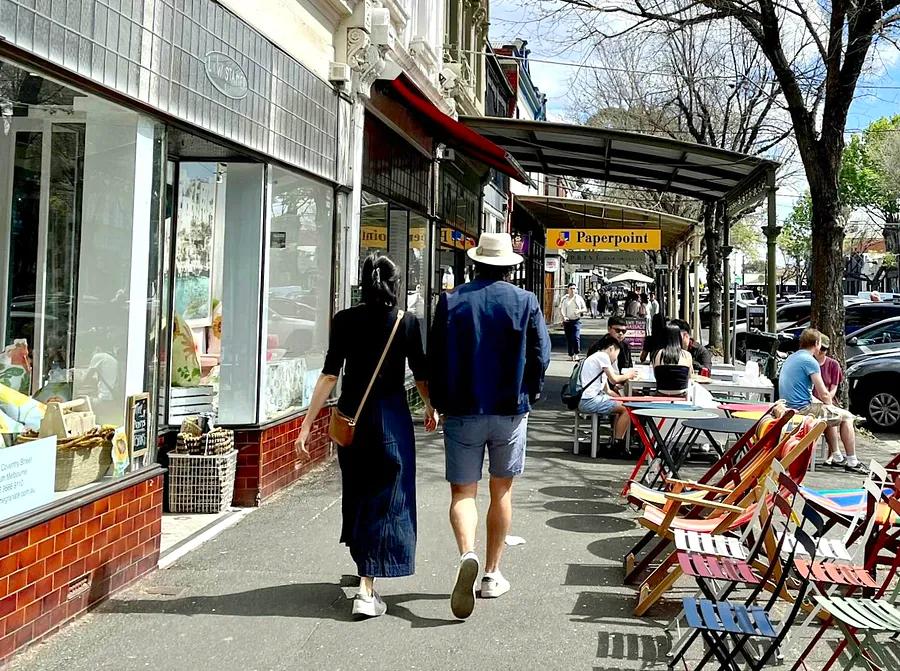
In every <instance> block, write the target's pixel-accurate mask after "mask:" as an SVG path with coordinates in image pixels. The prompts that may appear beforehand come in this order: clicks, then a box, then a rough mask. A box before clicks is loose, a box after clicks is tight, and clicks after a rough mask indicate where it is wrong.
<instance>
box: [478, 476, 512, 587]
mask: <svg viewBox="0 0 900 671" xmlns="http://www.w3.org/2000/svg"><path fill="white" fill-rule="evenodd" d="M512 485H513V478H497V477H494V476H493V475H492V476H491V507H490V508H488V515H487V561H486V562H485V565H484V570H485V572H486V573H494V572H495V571H499V570H500V558H501V557H502V556H503V548H504V547H505V546H506V536H507V535H508V534H509V528H510V526H511V525H512Z"/></svg>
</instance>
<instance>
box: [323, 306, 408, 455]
mask: <svg viewBox="0 0 900 671" xmlns="http://www.w3.org/2000/svg"><path fill="white" fill-rule="evenodd" d="M402 320H403V310H398V311H397V320H396V321H395V322H394V328H393V329H391V335H390V336H388V340H387V344H386V345H385V346H384V351H383V352H382V353H381V358H380V359H379V360H378V365H377V366H375V372H374V373H372V379H371V380H369V386H368V387H366V393H365V394H363V397H362V400H361V401H360V402H359V407H358V408H357V409H356V415H355V416H353V417H347V415H345V414H344V413H342V412H341V411H340V410H338V408H337V406H334V407H333V408H332V409H331V422H330V424H329V425H328V435H329V436H330V437H331V440H332V441H334V442H335V443H337V444H338V445H340V446H341V447H350V445H352V444H353V434H354V433H356V423H357V422H358V421H359V416H360V415H361V414H362V411H363V407H364V406H365V405H366V400H367V399H368V398H369V393H370V392H371V391H372V387H374V386H375V380H376V379H377V378H378V373H380V372H381V367H382V366H383V365H384V360H385V359H386V358H387V353H388V350H389V349H390V348H391V343H392V342H394V336H395V335H397V329H399V328H400V322H401V321H402Z"/></svg>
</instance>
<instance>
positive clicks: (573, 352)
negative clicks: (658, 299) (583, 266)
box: [559, 282, 588, 361]
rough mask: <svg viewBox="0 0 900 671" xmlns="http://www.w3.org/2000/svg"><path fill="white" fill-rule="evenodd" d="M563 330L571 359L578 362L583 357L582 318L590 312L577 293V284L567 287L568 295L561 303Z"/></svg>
mask: <svg viewBox="0 0 900 671" xmlns="http://www.w3.org/2000/svg"><path fill="white" fill-rule="evenodd" d="M559 311H560V313H561V314H562V319H563V330H564V331H565V332H566V343H567V344H568V347H569V358H570V359H572V361H577V360H578V358H579V356H580V355H581V317H582V316H583V315H584V314H585V313H586V312H587V311H588V310H587V305H585V303H584V299H583V298H582V297H581V296H579V295H578V292H577V291H575V283H574V282H573V283H571V284H569V285H568V286H567V287H566V295H565V296H563V297H562V299H561V300H560V301H559Z"/></svg>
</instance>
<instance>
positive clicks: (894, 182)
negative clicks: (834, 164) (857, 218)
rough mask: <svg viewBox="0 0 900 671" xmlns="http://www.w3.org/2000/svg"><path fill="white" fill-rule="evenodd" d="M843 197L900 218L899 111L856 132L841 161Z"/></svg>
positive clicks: (855, 205) (850, 204) (888, 218)
mask: <svg viewBox="0 0 900 671" xmlns="http://www.w3.org/2000/svg"><path fill="white" fill-rule="evenodd" d="M840 187H841V200H842V202H843V203H844V204H845V205H846V206H848V207H853V208H866V209H868V210H871V211H874V212H875V213H876V214H878V215H879V216H880V217H883V218H884V219H885V220H886V221H888V222H896V221H900V115H896V116H893V117H891V118H887V117H882V118H881V119H877V120H875V121H873V122H872V123H870V124H869V125H868V127H867V128H866V129H865V130H864V131H863V132H862V133H856V134H854V135H853V136H852V137H851V138H850V141H849V142H848V143H847V147H846V148H845V149H844V155H843V158H842V161H841V174H840Z"/></svg>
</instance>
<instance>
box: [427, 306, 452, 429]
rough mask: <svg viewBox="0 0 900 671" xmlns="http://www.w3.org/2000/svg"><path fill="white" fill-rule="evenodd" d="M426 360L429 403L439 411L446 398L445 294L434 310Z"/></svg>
mask: <svg viewBox="0 0 900 671" xmlns="http://www.w3.org/2000/svg"><path fill="white" fill-rule="evenodd" d="M426 360H427V363H428V391H429V394H430V396H431V404H432V405H433V406H434V407H435V408H436V409H437V410H438V412H441V411H442V408H444V407H446V406H445V405H444V402H445V401H446V398H447V379H446V377H447V365H446V364H447V294H441V297H440V298H439V299H438V304H437V307H436V308H435V310H434V319H433V320H432V323H431V332H430V333H429V336H428V354H427V356H426Z"/></svg>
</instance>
